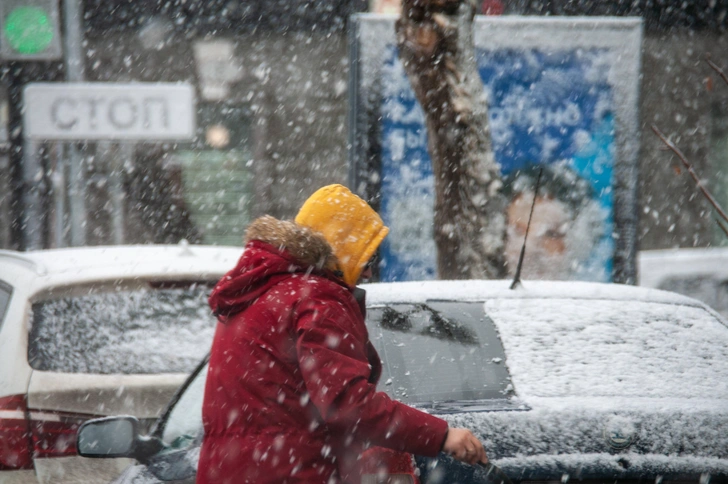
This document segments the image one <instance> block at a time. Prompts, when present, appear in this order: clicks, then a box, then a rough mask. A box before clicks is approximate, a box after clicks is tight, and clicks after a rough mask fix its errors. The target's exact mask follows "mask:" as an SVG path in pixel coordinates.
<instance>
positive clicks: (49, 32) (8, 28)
mask: <svg viewBox="0 0 728 484" xmlns="http://www.w3.org/2000/svg"><path fill="white" fill-rule="evenodd" d="M4 34H5V38H6V39H7V41H8V43H9V44H10V47H12V48H13V49H14V50H15V51H17V52H19V53H20V54H37V53H39V52H43V51H44V50H45V49H46V48H48V46H49V45H50V43H51V41H53V25H52V24H51V20H50V19H49V18H48V14H47V13H46V12H45V11H43V9H41V8H38V7H29V6H22V7H16V8H15V9H14V10H13V11H11V12H10V14H9V15H8V16H7V18H6V20H5V27H4Z"/></svg>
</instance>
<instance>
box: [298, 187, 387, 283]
mask: <svg viewBox="0 0 728 484" xmlns="http://www.w3.org/2000/svg"><path fill="white" fill-rule="evenodd" d="M296 223H297V224H299V225H303V226H305V227H308V228H310V229H312V230H314V231H316V232H319V233H321V235H323V236H324V238H325V239H326V241H327V242H328V243H329V245H331V248H332V249H333V251H334V255H335V256H336V258H337V259H338V260H339V269H340V270H341V271H342V272H343V273H344V282H346V283H347V284H349V285H352V286H353V285H354V284H356V282H357V281H358V280H359V276H360V275H361V272H362V270H363V269H364V266H365V265H366V263H367V262H368V261H369V259H370V258H371V257H372V255H374V252H376V250H377V248H378V247H379V244H381V243H382V240H384V237H386V236H387V234H388V233H389V229H388V228H387V227H385V226H384V222H382V219H381V217H380V216H379V214H377V212H375V211H374V210H373V209H372V207H370V206H369V204H367V202H365V201H364V200H362V199H361V198H359V197H358V196H356V195H354V194H353V193H352V192H351V191H350V190H349V189H348V188H346V187H344V186H342V185H327V186H325V187H323V188H320V189H318V190H317V191H316V193H314V194H313V195H311V196H310V197H309V198H308V200H306V202H304V204H303V206H302V207H301V210H299V212H298V215H296Z"/></svg>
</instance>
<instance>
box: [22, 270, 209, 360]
mask: <svg viewBox="0 0 728 484" xmlns="http://www.w3.org/2000/svg"><path fill="white" fill-rule="evenodd" d="M209 291H210V288H209V287H208V286H207V285H206V284H199V285H198V284H192V285H189V284H188V285H182V286H181V287H167V286H165V285H161V286H159V285H152V284H149V285H147V286H143V287H120V288H118V290H114V288H108V287H107V288H105V289H104V290H93V291H91V290H89V291H87V292H86V293H78V292H73V291H70V292H67V294H64V295H63V296H61V297H57V298H53V299H46V300H42V301H37V302H35V303H33V305H32V325H31V330H30V335H29V344H28V360H29V362H30V364H31V366H32V367H33V368H34V369H36V370H43V371H60V372H70V373H96V374H112V373H123V374H134V373H163V372H186V373H188V372H190V371H192V369H194V368H195V366H196V365H197V363H198V362H199V361H200V360H201V359H202V357H203V356H204V355H205V354H206V353H207V351H209V349H210V345H211V342H212V336H213V333H214V328H215V318H214V317H213V315H212V314H211V311H210V308H209V306H208V304H207V296H208V294H209Z"/></svg>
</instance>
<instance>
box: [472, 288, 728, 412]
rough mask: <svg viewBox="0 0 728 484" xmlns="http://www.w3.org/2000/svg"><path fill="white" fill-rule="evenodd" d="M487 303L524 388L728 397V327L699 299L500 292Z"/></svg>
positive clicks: (564, 393)
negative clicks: (690, 302)
mask: <svg viewBox="0 0 728 484" xmlns="http://www.w3.org/2000/svg"><path fill="white" fill-rule="evenodd" d="M485 309H486V312H487V313H488V315H489V316H490V317H491V318H492V319H493V321H494V322H495V324H496V327H497V328H498V332H499V334H500V337H501V340H502V341H503V346H504V348H505V350H506V354H507V355H508V369H509V371H510V373H511V376H512V377H513V382H514V385H515V386H516V388H517V389H518V391H519V393H521V394H524V395H525V394H528V395H531V396H538V397H631V398H636V397H644V398H665V397H668V398H686V399H691V398H712V399H716V401H718V400H723V401H725V400H728V327H726V326H725V325H724V324H723V323H721V322H720V321H719V320H718V319H717V318H716V317H715V316H713V315H712V314H711V313H709V312H708V311H706V310H705V309H703V308H701V307H694V306H686V305H680V304H663V303H652V302H645V301H625V300H616V301H615V300H611V301H610V300H579V299H501V300H492V301H488V302H487V303H486V306H485ZM716 382H718V384H716Z"/></svg>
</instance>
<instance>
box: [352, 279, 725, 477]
mask: <svg viewBox="0 0 728 484" xmlns="http://www.w3.org/2000/svg"><path fill="white" fill-rule="evenodd" d="M509 285H510V281H465V282H458V281H432V282H411V283H398V284H379V285H376V284H373V285H370V286H369V287H368V296H367V299H368V302H369V303H373V302H374V301H375V302H376V303H384V302H386V301H392V300H397V301H401V302H407V301H416V302H422V303H425V302H427V301H432V300H471V301H483V302H484V303H483V307H484V312H485V314H486V315H487V316H488V317H489V318H490V319H491V320H492V321H493V322H494V324H495V327H496V329H497V331H498V333H499V336H500V338H501V341H502V343H503V347H504V350H505V355H506V361H505V364H506V367H507V368H508V371H509V374H510V376H511V381H512V384H513V386H514V388H515V394H516V397H515V398H514V403H516V407H518V406H519V405H520V408H521V409H522V410H528V411H510V412H470V413H460V414H454V415H443V416H442V417H443V418H445V419H446V420H448V421H449V423H450V425H451V426H457V427H466V428H470V429H472V430H473V431H475V432H476V434H477V435H478V436H479V438H481V439H482V441H483V442H484V444H485V446H486V449H489V455H490V456H491V458H492V459H493V460H494V462H495V463H496V464H498V465H499V466H501V467H503V468H504V469H506V470H509V469H511V470H513V471H514V472H515V470H517V468H518V467H519V466H522V465H523V464H527V465H528V466H529V467H532V466H535V467H539V468H541V469H542V470H544V472H546V473H549V474H550V475H553V474H554V473H555V472H556V471H559V470H565V471H567V470H569V469H570V470H569V472H573V471H574V469H575V468H581V469H583V470H584V472H587V470H588V469H589V468H593V469H605V468H606V469H621V470H622V471H624V468H623V467H621V464H619V463H618V462H617V459H618V458H619V457H625V458H627V459H628V460H629V462H630V472H638V471H640V470H642V471H644V472H648V471H649V469H652V468H654V469H666V470H674V471H675V472H678V471H685V472H688V471H692V472H695V470H696V469H706V472H722V473H725V472H728V463H727V462H725V461H722V460H721V459H727V458H728V434H727V433H726V432H725V430H724V429H725V428H727V427H728V327H727V326H726V324H725V322H724V321H723V320H721V319H719V316H717V314H716V313H714V312H713V311H711V310H710V309H708V308H706V307H705V306H703V305H702V304H700V303H699V302H697V301H695V300H693V299H690V298H687V297H684V296H680V295H678V294H675V293H670V292H665V291H659V290H652V289H645V288H636V287H632V286H620V285H616V284H608V285H607V284H590V283H575V282H548V283H544V282H530V281H526V282H524V283H523V286H521V287H520V288H518V289H516V290H509V289H508V287H509ZM615 426H616V428H617V430H618V431H620V432H624V433H630V432H633V433H634V437H635V439H634V440H635V441H634V443H633V444H632V445H631V446H630V447H629V449H628V450H627V451H624V452H622V453H620V454H618V455H611V453H613V452H614V451H613V449H611V448H610V447H609V444H608V443H607V439H606V438H605V433H606V432H608V429H610V428H612V427H615ZM666 456H672V457H671V458H670V459H668V457H666ZM673 457H674V458H673ZM661 459H662V460H661ZM668 460H669V461H670V463H669V465H667V462H668ZM698 464H699V465H698ZM696 465H697V467H696ZM605 466H606V467H605Z"/></svg>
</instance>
